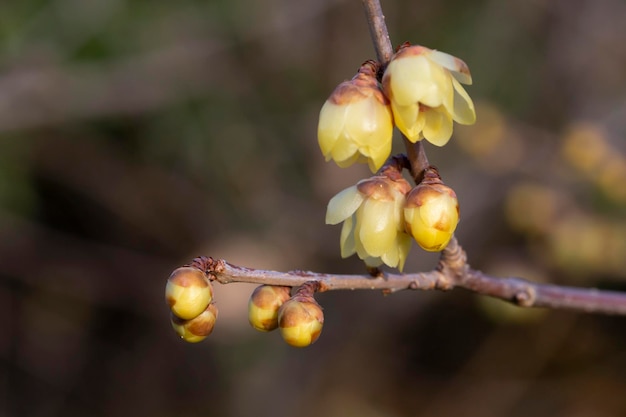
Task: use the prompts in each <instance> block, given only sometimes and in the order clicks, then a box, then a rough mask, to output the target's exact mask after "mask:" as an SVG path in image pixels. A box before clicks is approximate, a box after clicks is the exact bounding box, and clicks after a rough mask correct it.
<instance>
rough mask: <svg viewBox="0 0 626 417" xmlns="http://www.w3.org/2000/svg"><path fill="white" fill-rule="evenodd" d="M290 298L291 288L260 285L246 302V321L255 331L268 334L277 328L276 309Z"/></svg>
mask: <svg viewBox="0 0 626 417" xmlns="http://www.w3.org/2000/svg"><path fill="white" fill-rule="evenodd" d="M289 297H291V287H280V286H274V285H261V286H260V287H257V288H256V289H255V290H254V292H253V293H252V295H251V296H250V301H249V302H248V320H249V321H250V324H251V325H252V327H254V328H255V329H257V330H259V331H262V332H269V331H271V330H274V329H276V328H277V327H278V309H279V308H280V306H282V305H283V303H284V302H285V301H287V300H288V299H289Z"/></svg>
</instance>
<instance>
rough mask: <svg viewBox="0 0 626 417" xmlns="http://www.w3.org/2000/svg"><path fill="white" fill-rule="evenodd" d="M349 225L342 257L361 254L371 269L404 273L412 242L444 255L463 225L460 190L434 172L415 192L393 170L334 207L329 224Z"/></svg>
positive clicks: (428, 172)
mask: <svg viewBox="0 0 626 417" xmlns="http://www.w3.org/2000/svg"><path fill="white" fill-rule="evenodd" d="M341 222H343V227H342V230H341V238H340V243H341V256H342V257H343V258H347V257H348V256H350V255H352V254H354V253H356V254H357V255H358V256H359V258H360V259H362V260H363V261H365V263H366V265H368V266H369V267H376V266H379V265H382V264H385V265H387V266H390V267H397V268H398V269H400V270H402V268H403V266H404V262H405V260H406V258H407V255H408V253H409V250H410V248H411V237H413V239H415V241H416V242H417V243H418V245H419V246H420V247H422V248H423V249H424V250H427V251H441V250H443V249H444V248H445V247H446V246H447V245H448V242H449V241H450V239H451V238H452V235H453V234H454V230H455V229H456V226H457V224H458V222H459V204H458V200H457V198H456V194H455V193H454V191H453V190H452V189H451V188H450V187H448V186H447V185H445V184H444V183H443V182H442V181H441V177H440V176H439V173H438V172H437V169H436V168H434V167H429V168H428V169H426V171H425V172H424V179H423V180H422V182H420V183H419V184H418V185H417V186H416V187H414V188H413V189H411V186H410V185H409V183H408V182H407V181H406V180H405V179H404V178H403V177H402V175H401V174H400V172H399V171H398V170H396V169H394V167H392V166H388V167H386V169H384V170H383V172H382V173H381V174H379V175H376V176H373V177H371V178H368V179H366V180H361V181H359V182H358V183H357V184H356V185H354V186H352V187H349V188H346V189H345V190H343V191H341V192H340V193H339V194H337V195H336V196H334V197H333V198H332V199H331V200H330V202H329V203H328V209H327V211H326V223H327V224H338V223H341Z"/></svg>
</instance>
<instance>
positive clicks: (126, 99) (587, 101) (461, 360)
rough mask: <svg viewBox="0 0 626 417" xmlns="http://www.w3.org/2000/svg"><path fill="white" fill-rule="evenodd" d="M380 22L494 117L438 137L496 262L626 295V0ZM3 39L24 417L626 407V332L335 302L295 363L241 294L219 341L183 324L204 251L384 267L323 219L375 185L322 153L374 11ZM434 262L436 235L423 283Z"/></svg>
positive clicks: (13, 383) (157, 21)
mask: <svg viewBox="0 0 626 417" xmlns="http://www.w3.org/2000/svg"><path fill="white" fill-rule="evenodd" d="M383 9H384V11H385V14H386V18H387V23H388V25H389V30H390V34H391V37H392V41H393V42H394V44H399V43H401V42H403V41H405V40H409V41H411V42H412V43H418V44H423V45H425V46H428V47H431V48H436V49H440V50H443V51H446V52H448V53H451V54H453V55H455V56H458V57H460V58H462V59H464V60H465V61H466V62H467V64H468V65H469V67H470V69H471V71H472V75H473V78H474V85H473V86H470V87H468V88H467V90H468V92H469V93H470V94H471V95H472V97H473V98H474V100H475V103H476V107H477V114H478V122H477V124H476V125H475V126H472V127H467V128H458V127H457V128H455V129H456V130H455V135H454V137H453V139H452V140H451V142H450V144H449V145H448V146H446V147H445V149H438V148H435V147H433V146H431V145H429V144H427V146H426V150H427V153H428V155H429V157H430V160H431V163H433V164H434V165H437V166H438V167H439V169H440V172H441V173H442V176H443V178H444V181H446V183H447V184H448V185H450V186H452V187H453V188H454V189H455V190H456V192H457V194H458V196H459V200H460V204H461V217H462V220H461V223H460V225H459V228H458V237H459V240H460V242H461V244H462V245H463V246H464V247H465V248H466V250H467V252H468V254H469V258H470V261H471V263H472V265H473V266H474V267H476V268H479V269H482V270H484V271H486V272H488V273H492V274H498V275H502V276H523V277H526V278H528V279H531V280H534V281H538V282H551V283H558V284H564V285H577V286H585V287H591V286H596V287H602V288H612V289H623V290H626V285H625V283H626V211H625V209H626V141H625V140H624V137H626V47H625V46H624V39H626V26H624V25H623V17H624V16H626V3H625V2H623V1H621V0H601V1H595V0H556V1H547V0H530V1H529V0H513V1H496V0H480V1H474V2H465V1H461V0H442V1H431V0H422V1H419V2H417V1H408V0H394V1H391V0H385V1H383ZM0 45H1V49H0V207H1V208H0V415H2V416H116V417H124V416H135V415H144V416H163V417H165V416H209V415H210V416H226V417H230V416H233V417H236V416H249V415H255V416H256V417H265V416H268V417H269V416H271V417H281V416H285V417H289V416H294V415H297V416H300V417H307V416H311V417H313V416H331V417H332V416H341V417H350V416H359V417H401V416H459V415H463V416H482V417H485V416H494V417H500V416H528V415H533V416H551V417H554V416H569V417H572V416H574V417H581V416H594V417H603V416H623V415H626V397H624V395H623V393H624V390H625V389H626V376H625V375H626V332H624V328H626V318H619V317H617V318H612V317H604V316H592V315H584V314H579V313H572V312H563V311H544V310H528V311H526V310H522V309H518V308H516V307H512V306H508V305H507V304H505V303H502V302H499V301H496V300H490V299H485V298H483V297H481V296H477V295H474V294H471V293H469V292H465V291H463V290H455V291H453V292H450V293H445V294H443V293H436V292H402V293H397V294H393V295H390V296H383V295H381V294H380V293H374V292H368V291H362V292H335V293H324V294H320V295H319V296H318V301H319V302H320V303H321V304H322V305H323V307H324V308H325V316H326V324H325V328H324V331H323V334H322V336H321V338H320V339H319V341H318V342H317V343H316V344H315V345H313V346H311V347H309V348H307V349H295V348H291V347H289V346H287V345H285V344H284V343H283V342H282V341H281V339H280V336H279V335H278V334H276V333H270V334H260V333H257V332H256V331H254V330H253V329H252V328H251V327H250V326H249V325H248V323H247V318H246V308H247V299H248V297H249V295H250V292H251V290H252V288H253V287H254V286H251V285H247V284H232V285H227V286H219V285H217V286H216V288H215V293H216V295H215V299H216V302H217V304H218V306H219V309H220V317H219V319H218V322H217V325H216V328H215V331H214V332H213V334H212V335H211V336H210V337H209V338H208V339H207V340H205V341H204V342H203V343H200V344H196V345H189V344H186V343H184V342H182V341H180V340H179V339H178V338H177V337H176V335H175V334H174V332H173V331H172V329H171V326H170V323H169V316H168V309H167V307H166V305H165V302H164V297H163V291H164V285H165V280H166V278H167V276H168V275H169V274H170V272H171V271H172V270H173V269H175V268H176V267H178V266H180V265H182V264H184V263H187V262H189V261H190V260H191V259H192V258H194V257H195V256H198V255H207V256H213V257H216V258H224V259H226V260H228V261H229V262H231V263H235V264H238V265H241V266H248V267H255V268H271V269H277V270H291V269H305V270H315V271H319V272H333V273H359V272H361V271H363V267H362V264H361V262H360V261H358V259H347V260H342V259H340V255H339V243H338V241H339V227H332V226H326V225H324V215H325V209H326V204H327V202H328V200H329V199H330V198H331V197H332V196H333V195H334V194H336V193H337V192H339V191H340V190H342V189H343V188H345V187H348V186H350V185H352V184H354V183H355V182H356V181H358V180H359V179H361V178H364V177H366V176H368V175H369V173H368V170H367V168H366V167H363V166H359V167H351V168H349V169H345V170H341V169H339V168H337V167H336V166H334V164H332V163H325V162H324V160H323V157H322V156H321V154H320V152H319V149H318V147H317V139H316V123H317V115H318V112H319V109H320V107H321V105H322V103H323V102H324V100H325V99H326V97H327V96H328V95H329V94H330V92H331V91H332V89H333V88H334V86H335V85H336V84H338V83H339V82H341V81H343V80H345V79H348V78H351V77H352V75H353V74H354V73H355V72H356V70H357V69H358V67H359V65H360V64H361V62H363V61H364V60H366V59H369V58H373V57H374V51H373V47H372V45H371V42H370V39H369V32H368V28H367V26H366V23H365V19H364V15H363V11H362V8H361V3H360V2H359V1H357V0H298V1H288V0H266V1H259V0H229V1H226V0H209V1H200V0H181V1H177V2H171V1H164V0H151V1H140V0H132V1H131V0H89V1H81V0H57V1H45V0H22V1H10V0H9V1H3V2H1V3H0ZM398 139H399V138H396V144H399V143H400V141H399V140H398ZM400 150H401V149H400V148H398V151H400ZM436 261H437V257H436V255H433V254H426V253H424V252H423V251H421V250H419V249H418V248H417V247H416V245H414V247H413V249H412V252H411V255H410V259H409V261H408V262H407V266H406V268H405V269H406V270H407V271H420V270H430V269H432V268H433V267H434V266H435V264H436Z"/></svg>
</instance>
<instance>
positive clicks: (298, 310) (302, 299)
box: [278, 295, 324, 347]
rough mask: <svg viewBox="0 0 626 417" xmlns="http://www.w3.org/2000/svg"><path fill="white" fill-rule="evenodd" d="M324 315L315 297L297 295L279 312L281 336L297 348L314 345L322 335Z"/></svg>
mask: <svg viewBox="0 0 626 417" xmlns="http://www.w3.org/2000/svg"><path fill="white" fill-rule="evenodd" d="M323 324H324V313H323V312H322V307H320V305H319V304H317V302H316V301H315V299H314V298H313V297H307V296H302V295H296V296H294V297H293V298H291V299H290V300H288V301H287V302H285V304H283V305H282V307H281V308H280V310H279V311H278V326H279V328H280V335H281V336H282V337H283V339H284V340H285V342H287V343H288V344H290V345H291V346H295V347H306V346H309V345H310V344H312V343H314V342H315V341H316V340H317V339H318V337H319V336H320V334H321V333H322V326H323Z"/></svg>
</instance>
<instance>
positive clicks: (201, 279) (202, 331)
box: [165, 266, 217, 343]
mask: <svg viewBox="0 0 626 417" xmlns="http://www.w3.org/2000/svg"><path fill="white" fill-rule="evenodd" d="M165 300H166V302H167V304H168V306H169V307H170V310H171V313H170V321H171V323H172V327H173V328H174V331H175V332H176V333H177V334H178V335H179V336H180V337H181V338H182V339H183V340H185V341H187V342H190V343H197V342H200V341H201V340H204V339H205V338H206V337H207V336H208V335H210V334H211V332H212V331H213V326H214V325H215V320H216V319H217V307H216V306H215V304H214V303H213V287H212V286H211V282H210V281H209V278H208V277H207V275H206V274H205V273H204V272H203V271H201V270H199V269H198V268H194V267H191V266H183V267H181V268H178V269H176V270H174V272H172V274H171V275H170V277H169V278H168V279H167V284H166V285H165Z"/></svg>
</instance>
